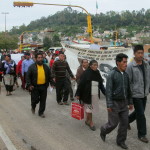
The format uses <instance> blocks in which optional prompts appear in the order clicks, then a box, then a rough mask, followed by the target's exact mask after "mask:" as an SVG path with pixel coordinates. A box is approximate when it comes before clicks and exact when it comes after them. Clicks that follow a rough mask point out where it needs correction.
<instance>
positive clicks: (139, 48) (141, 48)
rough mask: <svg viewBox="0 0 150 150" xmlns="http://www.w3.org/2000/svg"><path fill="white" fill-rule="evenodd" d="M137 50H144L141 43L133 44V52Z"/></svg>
mask: <svg viewBox="0 0 150 150" xmlns="http://www.w3.org/2000/svg"><path fill="white" fill-rule="evenodd" d="M138 50H142V51H144V48H143V45H135V46H134V48H133V51H134V53H136V52H137V51H138Z"/></svg>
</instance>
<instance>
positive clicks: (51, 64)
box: [49, 59, 54, 68]
mask: <svg viewBox="0 0 150 150" xmlns="http://www.w3.org/2000/svg"><path fill="white" fill-rule="evenodd" d="M53 63H54V59H51V60H50V63H49V66H50V68H52V66H53Z"/></svg>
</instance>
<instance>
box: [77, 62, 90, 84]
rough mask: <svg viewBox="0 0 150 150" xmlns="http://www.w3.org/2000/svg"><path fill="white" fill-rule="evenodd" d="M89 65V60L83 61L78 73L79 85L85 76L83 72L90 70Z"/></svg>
mask: <svg viewBox="0 0 150 150" xmlns="http://www.w3.org/2000/svg"><path fill="white" fill-rule="evenodd" d="M88 66H89V63H88V60H87V59H82V61H81V65H80V66H79V67H78V69H77V73H76V82H77V84H78V85H79V82H80V77H81V75H82V74H83V72H84V71H85V70H86V69H87V68H88Z"/></svg>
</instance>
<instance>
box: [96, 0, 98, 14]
mask: <svg viewBox="0 0 150 150" xmlns="http://www.w3.org/2000/svg"><path fill="white" fill-rule="evenodd" d="M97 10H98V3H97V0H96V15H97Z"/></svg>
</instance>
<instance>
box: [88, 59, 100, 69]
mask: <svg viewBox="0 0 150 150" xmlns="http://www.w3.org/2000/svg"><path fill="white" fill-rule="evenodd" d="M94 63H97V64H98V62H97V61H96V60H91V61H90V63H89V67H90V66H92V65H93V64H94Z"/></svg>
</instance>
